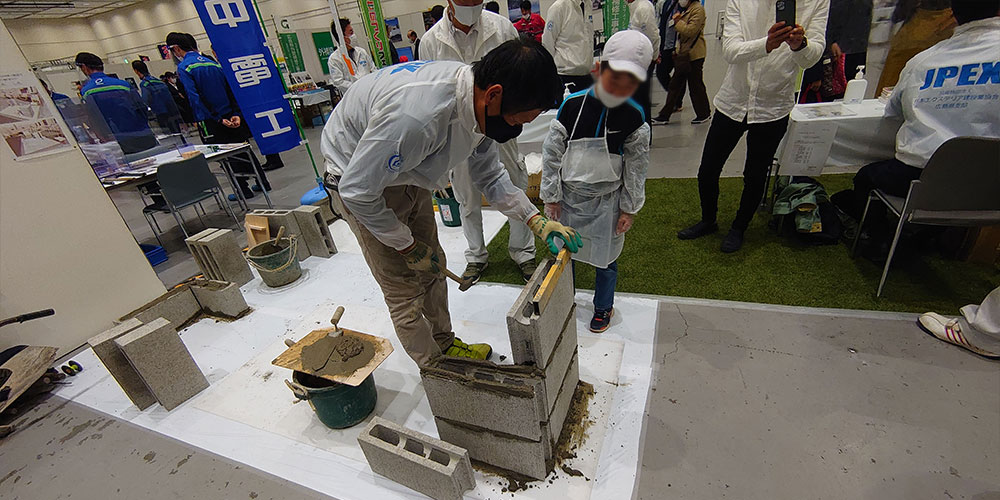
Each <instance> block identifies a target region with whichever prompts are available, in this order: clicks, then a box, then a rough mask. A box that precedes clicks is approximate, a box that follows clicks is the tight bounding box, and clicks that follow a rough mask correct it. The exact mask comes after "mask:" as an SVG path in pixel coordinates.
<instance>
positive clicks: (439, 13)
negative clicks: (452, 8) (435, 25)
mask: <svg viewBox="0 0 1000 500" xmlns="http://www.w3.org/2000/svg"><path fill="white" fill-rule="evenodd" d="M431 17H433V18H434V22H438V21H440V20H441V18H442V17H444V5H435V6H433V7H431Z"/></svg>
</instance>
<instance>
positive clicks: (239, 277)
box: [184, 228, 253, 285]
mask: <svg viewBox="0 0 1000 500" xmlns="http://www.w3.org/2000/svg"><path fill="white" fill-rule="evenodd" d="M184 241H185V242H186V243H187V246H188V250H190V251H191V255H193V256H194V260H195V262H196V263H197V264H198V267H199V268H200V269H201V272H202V274H204V275H205V278H207V279H210V280H218V281H231V282H233V283H236V284H237V285H245V284H247V282H249V281H250V280H252V279H253V273H252V272H250V264H248V263H247V261H246V258H245V257H244V256H243V245H242V244H241V243H240V241H239V240H238V239H237V236H236V233H234V232H233V231H232V230H230V229H214V228H209V229H206V230H204V231H202V232H200V233H198V234H196V235H194V236H192V237H190V238H188V239H186V240H184Z"/></svg>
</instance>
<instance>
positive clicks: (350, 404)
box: [285, 371, 378, 429]
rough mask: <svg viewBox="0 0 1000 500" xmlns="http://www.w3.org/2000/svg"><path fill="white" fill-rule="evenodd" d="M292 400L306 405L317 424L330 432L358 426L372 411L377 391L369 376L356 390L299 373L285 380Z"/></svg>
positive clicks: (372, 379) (372, 378)
mask: <svg viewBox="0 0 1000 500" xmlns="http://www.w3.org/2000/svg"><path fill="white" fill-rule="evenodd" d="M285 383H286V384H288V388H289V389H291V390H292V393H294V394H295V397H297V398H299V399H301V400H305V401H308V402H309V406H311V407H312V409H313V411H315V412H316V416H317V417H319V420H320V422H323V424H324V425H326V426H327V427H330V428H332V429H346V428H348V427H351V426H354V425H357V424H358V423H359V422H361V421H362V420H364V419H365V418H367V417H368V415H371V413H372V411H374V410H375V402H376V401H377V400H378V392H377V391H376V390H375V377H374V376H372V375H368V377H367V378H365V380H364V382H361V385H359V386H357V387H352V386H349V385H346V384H338V383H337V382H331V381H329V380H326V379H323V378H320V377H315V376H313V375H309V374H308V373H303V372H299V371H295V372H292V382H288V381H285Z"/></svg>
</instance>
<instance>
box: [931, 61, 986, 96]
mask: <svg viewBox="0 0 1000 500" xmlns="http://www.w3.org/2000/svg"><path fill="white" fill-rule="evenodd" d="M953 78H954V79H956V81H955V82H954V83H955V85H956V86H959V87H964V86H967V85H986V84H988V83H996V84H1000V61H997V62H984V63H974V64H966V65H963V66H962V67H961V68H959V67H958V66H945V67H942V68H936V69H929V70H927V75H925V76H924V84H923V85H922V86H921V87H920V90H924V89H926V88H929V87H932V86H933V87H934V88H940V87H942V86H944V84H945V82H946V81H947V80H951V79H953Z"/></svg>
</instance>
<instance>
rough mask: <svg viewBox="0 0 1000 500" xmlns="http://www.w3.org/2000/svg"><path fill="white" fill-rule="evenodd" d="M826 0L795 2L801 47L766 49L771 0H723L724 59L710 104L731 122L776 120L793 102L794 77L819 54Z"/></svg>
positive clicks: (823, 38)
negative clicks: (803, 38) (725, 66)
mask: <svg viewBox="0 0 1000 500" xmlns="http://www.w3.org/2000/svg"><path fill="white" fill-rule="evenodd" d="M829 4H830V2H829V1H827V0H798V1H797V2H796V3H795V16H796V17H795V22H796V23H798V24H799V25H801V26H802V27H803V28H805V35H806V40H807V42H806V46H805V47H804V48H802V49H801V50H798V51H793V50H792V49H791V48H790V47H789V46H788V44H787V43H782V44H781V46H780V47H778V48H776V49H774V50H772V51H771V53H770V54H768V52H767V30H768V29H770V28H771V26H773V25H774V21H775V8H774V0H729V3H728V4H727V5H726V24H725V28H724V29H723V32H722V56H723V58H725V60H726V62H727V63H729V70H728V71H727V72H726V78H725V79H724V80H723V81H722V87H721V88H720V89H719V92H718V93H717V94H715V108H716V109H717V110H719V112H721V113H722V114H724V115H726V116H728V117H729V118H732V119H733V120H736V121H743V118H744V117H746V119H747V123H765V122H772V121H775V120H780V119H781V118H784V117H785V116H786V115H788V113H790V112H791V111H792V107H794V106H795V77H796V75H797V74H798V71H799V68H802V69H806V68H808V67H810V66H812V65H813V64H816V61H818V60H819V58H820V56H822V55H823V48H824V47H825V44H826V18H827V12H828V10H829Z"/></svg>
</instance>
